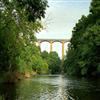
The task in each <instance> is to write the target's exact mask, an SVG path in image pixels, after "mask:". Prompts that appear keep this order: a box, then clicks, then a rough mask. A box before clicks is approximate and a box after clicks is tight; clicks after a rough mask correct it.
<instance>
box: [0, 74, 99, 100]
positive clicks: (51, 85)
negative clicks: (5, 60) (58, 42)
mask: <svg viewBox="0 0 100 100" xmlns="http://www.w3.org/2000/svg"><path fill="white" fill-rule="evenodd" d="M0 100H100V79H85V78H81V79H80V78H74V77H64V76H63V75H42V76H36V77H33V78H31V79H26V80H23V81H21V82H19V83H17V84H2V83H0Z"/></svg>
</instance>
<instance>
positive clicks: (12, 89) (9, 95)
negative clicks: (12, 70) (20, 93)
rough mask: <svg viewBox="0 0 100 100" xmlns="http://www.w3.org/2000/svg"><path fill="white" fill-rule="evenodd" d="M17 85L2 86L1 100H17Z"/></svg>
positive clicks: (0, 87)
mask: <svg viewBox="0 0 100 100" xmlns="http://www.w3.org/2000/svg"><path fill="white" fill-rule="evenodd" d="M16 98H17V97H16V84H6V83H5V84H4V83H1V84H0V100H16Z"/></svg>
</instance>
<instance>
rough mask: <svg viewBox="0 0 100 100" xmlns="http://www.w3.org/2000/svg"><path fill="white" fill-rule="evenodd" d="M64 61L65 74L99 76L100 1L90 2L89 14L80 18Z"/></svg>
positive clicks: (93, 0)
mask: <svg viewBox="0 0 100 100" xmlns="http://www.w3.org/2000/svg"><path fill="white" fill-rule="evenodd" d="M72 33H73V35H72V38H71V41H70V44H69V48H68V52H67V55H66V58H65V61H64V68H65V72H66V73H67V74H70V75H78V76H98V75H100V1H98V0H92V3H91V6H90V13H89V15H88V16H84V15H83V16H82V17H81V19H79V21H78V23H76V25H75V27H74V28H73V31H72Z"/></svg>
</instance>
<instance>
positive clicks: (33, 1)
mask: <svg viewBox="0 0 100 100" xmlns="http://www.w3.org/2000/svg"><path fill="white" fill-rule="evenodd" d="M47 7H48V4H47V1H46V0H1V1H0V71H2V72H5V73H7V72H13V71H19V72H21V73H25V72H27V71H29V72H30V71H32V69H34V68H36V70H38V71H39V72H40V73H41V72H42V67H43V71H45V70H44V67H45V68H46V70H48V66H47V63H46V62H45V61H44V60H43V59H42V57H41V54H40V50H39V48H38V47H37V46H36V44H35V41H36V37H35V35H34V34H35V33H36V32H38V31H40V30H41V29H43V25H42V24H41V18H44V17H45V10H46V8H47ZM37 58H39V59H37ZM35 60H36V62H37V65H36V64H35ZM38 62H39V63H38ZM40 65H41V66H40ZM40 67H41V68H40ZM43 73H44V72H43Z"/></svg>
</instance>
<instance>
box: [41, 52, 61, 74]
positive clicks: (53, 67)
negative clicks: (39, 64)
mask: <svg viewBox="0 0 100 100" xmlns="http://www.w3.org/2000/svg"><path fill="white" fill-rule="evenodd" d="M41 55H42V58H43V59H44V60H46V62H47V64H48V67H49V73H51V74H59V73H60V72H61V60H60V58H59V56H58V54H57V53H56V52H50V53H48V52H46V51H44V52H42V54H41Z"/></svg>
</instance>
